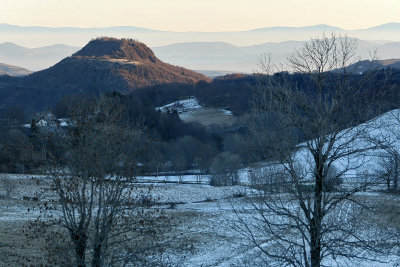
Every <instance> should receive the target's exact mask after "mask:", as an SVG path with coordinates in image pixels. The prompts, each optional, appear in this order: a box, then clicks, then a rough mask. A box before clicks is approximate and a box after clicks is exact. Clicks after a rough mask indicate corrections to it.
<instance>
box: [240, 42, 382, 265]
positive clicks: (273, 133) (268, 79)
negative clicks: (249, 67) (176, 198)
mask: <svg viewBox="0 0 400 267" xmlns="http://www.w3.org/2000/svg"><path fill="white" fill-rule="evenodd" d="M355 49H356V42H355V41H354V40H352V39H349V38H347V37H343V38H342V37H337V36H335V35H334V34H332V36H329V37H327V36H322V37H321V38H317V39H311V40H310V41H309V42H307V43H305V45H304V47H303V48H301V49H299V50H297V51H295V52H294V53H293V54H292V56H291V57H290V58H289V71H294V72H295V74H293V75H290V74H289V73H288V72H280V73H276V74H272V70H271V68H270V65H269V64H268V62H266V61H264V62H262V64H261V65H262V67H263V68H264V70H265V71H266V72H268V73H269V75H267V76H264V77H263V79H262V80H261V81H260V90H259V92H258V94H257V95H256V96H255V98H254V99H255V100H254V104H253V112H252V114H251V121H252V122H251V127H252V131H253V133H256V134H255V136H256V137H255V138H258V145H257V148H258V149H259V151H258V152H259V153H261V154H263V157H264V158H265V159H267V160H269V161H270V162H271V165H270V166H269V167H265V168H266V169H265V171H264V172H263V174H262V175H263V176H262V178H263V179H265V180H266V181H267V180H268V181H273V182H274V183H275V182H277V181H279V183H280V184H281V186H280V188H284V192H283V193H282V192H279V191H278V192H277V191H274V190H272V191H269V190H263V191H260V192H261V193H260V196H258V197H256V198H252V199H251V200H250V205H251V206H252V209H253V210H254V211H255V213H243V214H247V216H245V215H243V214H241V213H239V212H238V215H239V219H240V221H241V222H242V224H241V227H242V230H243V231H244V232H245V233H247V234H248V236H250V237H251V240H252V242H253V243H254V244H255V245H256V246H257V247H258V248H259V249H260V250H261V251H262V252H263V253H264V255H266V256H267V257H268V258H269V259H270V260H271V261H270V262H269V264H272V263H273V262H275V264H277V265H291V266H313V267H314V266H321V264H323V262H324V260H332V261H334V262H336V261H339V262H340V261H341V260H351V259H357V258H361V259H366V260H373V259H374V254H373V253H372V252H378V247H377V246H376V244H377V243H379V242H378V241H377V240H376V239H375V236H371V235H369V232H368V230H367V227H366V225H367V224H363V222H362V218H365V217H364V216H365V214H363V213H364V212H367V209H364V204H365V203H363V201H362V198H360V197H359V196H358V195H357V194H356V193H357V192H359V191H360V190H364V189H365V188H366V187H367V186H368V185H370V184H371V183H372V180H371V179H370V177H369V176H368V175H364V176H362V177H357V175H358V174H360V173H363V172H364V170H365V169H363V166H365V164H366V161H367V159H368V153H369V152H371V151H373V150H376V149H378V148H380V145H379V143H377V142H371V136H370V129H371V126H370V125H369V123H367V121H368V120H369V119H371V118H373V117H374V115H375V114H374V112H377V109H374V108H369V107H368V105H365V103H366V101H367V100H368V99H373V95H372V94H370V92H369V91H368V90H366V87H367V86H368V83H369V79H370V76H368V75H367V74H365V75H358V74H357V75H354V74H353V73H351V72H349V71H348V69H347V68H348V66H350V65H351V64H352V63H354V62H355V60H356V58H355ZM367 103H368V102H367ZM352 178H358V181H360V182H359V183H354V184H353V185H354V186H353V187H351V188H348V189H347V190H340V191H338V190H337V188H336V189H334V188H332V185H333V184H332V183H336V182H338V181H340V179H352ZM266 183H267V182H266ZM362 227H364V228H362ZM363 251H369V252H371V253H370V254H368V253H364V252H363ZM361 252H363V253H361ZM272 265H274V264H272ZM328 265H329V263H328Z"/></svg>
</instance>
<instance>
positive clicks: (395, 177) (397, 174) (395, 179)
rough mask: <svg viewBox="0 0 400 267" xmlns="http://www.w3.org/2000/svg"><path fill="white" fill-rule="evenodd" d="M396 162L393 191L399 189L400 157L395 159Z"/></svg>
mask: <svg viewBox="0 0 400 267" xmlns="http://www.w3.org/2000/svg"><path fill="white" fill-rule="evenodd" d="M394 161H395V164H394V165H395V166H394V167H395V169H394V177H393V189H394V190H395V191H397V188H398V180H399V157H398V156H397V155H396V156H395V158H394Z"/></svg>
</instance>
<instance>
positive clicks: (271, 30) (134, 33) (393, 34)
mask: <svg viewBox="0 0 400 267" xmlns="http://www.w3.org/2000/svg"><path fill="white" fill-rule="evenodd" d="M324 32H325V33H328V34H329V33H330V32H336V33H340V34H348V35H349V36H351V37H354V38H358V39H362V40H368V41H371V40H384V41H400V23H395V22H392V23H387V24H383V25H379V26H375V27H371V28H367V29H354V30H348V29H342V28H339V27H335V26H331V25H325V24H320V25H313V26H305V27H268V28H258V29H252V30H248V31H230V32H172V31H158V30H153V29H146V28H140V27H133V26H116V27H106V28H75V27H59V28H52V27H40V26H17V25H10V24H4V23H3V24H0V43H1V42H14V43H18V44H20V45H23V46H27V47H40V46H48V45H53V44H55V43H62V44H67V45H70V46H80V47H82V46H83V45H84V44H86V43H87V42H89V41H90V40H91V39H93V38H96V37H99V36H112V37H117V38H122V37H127V38H133V39H136V40H140V41H142V42H145V43H146V44H148V45H149V46H164V45H169V44H172V43H183V42H227V43H231V44H234V45H237V46H251V45H256V44H262V43H267V42H283V41H289V40H295V41H304V40H308V39H309V38H310V37H315V36H317V35H320V34H322V33H324Z"/></svg>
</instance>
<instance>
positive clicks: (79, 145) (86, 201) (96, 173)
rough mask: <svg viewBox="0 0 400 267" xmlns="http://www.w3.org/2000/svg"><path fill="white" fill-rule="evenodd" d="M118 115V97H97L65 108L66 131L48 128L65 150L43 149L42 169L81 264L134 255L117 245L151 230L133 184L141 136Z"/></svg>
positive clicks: (105, 262)
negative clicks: (67, 117) (44, 164)
mask: <svg viewBox="0 0 400 267" xmlns="http://www.w3.org/2000/svg"><path fill="white" fill-rule="evenodd" d="M124 114H125V113H124V110H123V106H122V104H121V103H120V101H119V100H118V98H107V97H104V96H101V97H100V98H99V99H97V100H95V101H89V102H88V101H84V102H80V103H79V104H78V105H76V106H74V107H73V108H72V109H71V114H70V122H71V127H69V128H68V130H65V129H63V128H61V127H59V128H54V129H53V130H52V131H49V133H50V134H51V135H52V137H51V138H56V139H57V140H58V143H59V144H62V147H63V150H64V151H65V153H63V154H61V155H59V154H57V151H52V152H48V154H49V155H48V157H47V164H48V167H47V168H48V170H47V171H48V172H49V173H50V175H49V178H50V179H51V181H52V182H53V188H54V190H55V193H56V196H57V199H56V201H57V202H56V203H57V204H56V206H55V209H56V210H59V211H60V212H61V214H60V216H59V217H58V218H59V225H61V226H62V227H63V228H64V229H66V230H67V232H68V235H69V239H70V242H71V244H72V245H73V248H74V252H75V253H74V255H75V264H76V265H77V266H86V264H87V263H88V257H89V259H90V260H89V261H90V262H91V265H92V266H105V265H109V264H113V265H115V264H116V262H120V264H122V263H124V262H126V260H127V259H132V253H134V252H133V250H132V246H130V245H126V246H123V245H122V244H127V241H132V240H135V239H136V238H138V237H137V234H138V233H139V232H141V231H148V232H149V233H150V232H154V229H148V227H150V225H151V223H150V222H149V220H150V218H151V216H147V213H148V209H145V207H144V205H145V204H146V203H144V202H143V201H141V200H142V199H143V197H142V196H141V193H140V191H139V190H136V187H135V186H134V184H133V182H135V177H136V173H137V167H138V166H139V165H140V164H139V160H140V156H141V155H142V154H143V151H144V148H145V144H146V138H145V135H144V132H143V128H142V127H141V126H140V125H136V124H132V123H129V122H128V121H127V120H126V118H125V117H124ZM49 138H50V137H49ZM52 216H54V215H52ZM56 218H57V216H56ZM132 242H134V241H132ZM128 243H129V242H128ZM143 244H144V243H143ZM135 252H136V251H135ZM121 262H122V263H121Z"/></svg>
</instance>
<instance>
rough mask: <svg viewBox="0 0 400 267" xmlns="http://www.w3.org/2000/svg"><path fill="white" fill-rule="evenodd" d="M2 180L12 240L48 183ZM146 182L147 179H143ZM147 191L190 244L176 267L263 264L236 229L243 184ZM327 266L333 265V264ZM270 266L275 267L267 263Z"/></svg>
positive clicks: (162, 186) (34, 212)
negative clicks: (7, 189) (9, 184)
mask: <svg viewBox="0 0 400 267" xmlns="http://www.w3.org/2000/svg"><path fill="white" fill-rule="evenodd" d="M246 171H247V170H245V171H244V173H246ZM2 176H3V177H4V176H6V177H7V178H8V179H13V180H14V181H18V187H17V189H16V191H15V192H14V194H13V195H12V197H13V199H11V200H4V199H3V200H1V201H0V203H1V208H0V221H1V222H2V227H3V228H2V227H0V236H1V235H2V234H3V235H4V234H8V235H11V236H13V235H17V234H18V232H15V233H13V232H10V227H11V226H12V225H20V224H21V223H24V222H28V221H29V220H33V219H35V218H36V217H37V216H38V215H39V210H38V209H37V203H38V202H37V201H34V200H32V199H28V198H27V197H34V196H37V195H40V194H38V193H37V192H38V191H40V190H42V189H43V188H47V187H48V183H47V182H46V181H45V180H46V179H45V177H43V176H34V177H32V176H27V175H2ZM150 178H151V177H147V179H150ZM142 179H144V180H145V179H146V177H142ZM190 179H196V177H195V176H194V175H192V176H190V175H188V176H187V177H186V178H185V180H186V181H190ZM170 180H175V181H177V180H179V178H178V177H170ZM149 187H150V188H151V190H150V192H151V195H152V197H153V199H154V200H155V202H156V203H158V205H159V206H158V207H159V208H161V209H163V210H164V211H165V212H166V214H169V215H171V216H173V217H174V218H176V219H177V221H179V223H178V224H177V226H176V228H174V235H176V236H177V237H179V238H177V240H186V241H187V240H189V242H190V243H191V245H192V249H191V250H190V252H185V254H184V255H174V253H175V252H173V251H170V252H168V253H170V254H171V255H169V258H170V259H174V258H179V259H180V260H179V263H176V264H178V265H179V266H260V265H264V264H265V263H262V262H260V261H258V260H259V259H261V258H260V256H261V254H260V251H259V250H258V249H257V248H256V247H254V245H253V244H251V242H249V237H248V236H245V235H243V233H242V232H241V231H239V228H238V226H240V223H239V221H238V217H237V214H236V212H238V213H239V214H241V215H244V216H247V215H248V212H250V211H251V210H252V208H251V206H249V205H248V202H247V200H248V199H249V198H251V197H253V196H254V194H253V193H254V190H253V189H251V188H249V187H248V186H245V185H240V186H227V187H212V186H209V185H206V184H179V183H162V182H161V183H160V182H158V183H151V182H147V183H139V184H138V188H139V189H142V190H144V191H146V190H147V189H148V188H149ZM364 196H365V197H368V198H371V199H380V200H382V198H388V199H387V201H395V200H396V199H397V196H392V195H385V196H383V195H382V194H381V193H378V192H375V193H361V194H360V197H364ZM41 200H42V199H41V198H39V199H38V201H41ZM28 209H29V211H28ZM248 218H251V216H249V217H248ZM4 227H7V228H4ZM19 227H20V226H19ZM15 229H19V228H15ZM4 231H7V233H5V232H4ZM2 232H3V233H2ZM7 240H8V239H7ZM4 242H5V241H4V240H3V243H4ZM19 245H21V246H22V245H23V244H19ZM13 246H14V247H15V246H18V244H13ZM178 256H179V257H178ZM360 264H361V265H359V266H392V265H393V266H394V263H393V264H392V263H389V264H387V263H385V264H376V263H373V264H372V263H369V262H360ZM328 265H330V266H334V264H328ZM271 266H278V265H276V264H275V265H274V264H272V262H271ZM337 266H340V265H337ZM342 266H349V265H342Z"/></svg>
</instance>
